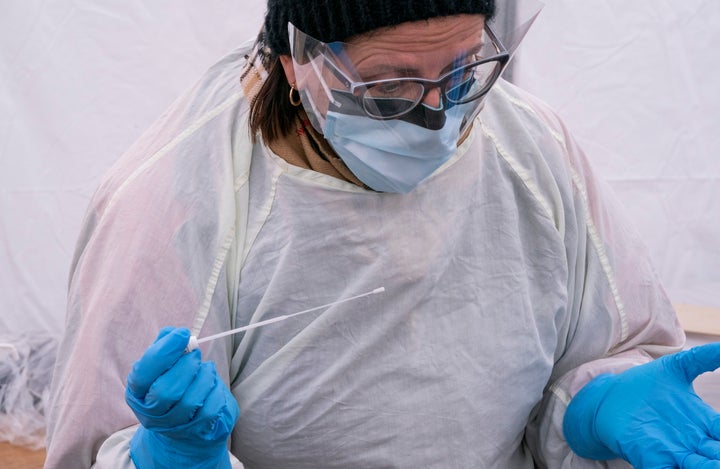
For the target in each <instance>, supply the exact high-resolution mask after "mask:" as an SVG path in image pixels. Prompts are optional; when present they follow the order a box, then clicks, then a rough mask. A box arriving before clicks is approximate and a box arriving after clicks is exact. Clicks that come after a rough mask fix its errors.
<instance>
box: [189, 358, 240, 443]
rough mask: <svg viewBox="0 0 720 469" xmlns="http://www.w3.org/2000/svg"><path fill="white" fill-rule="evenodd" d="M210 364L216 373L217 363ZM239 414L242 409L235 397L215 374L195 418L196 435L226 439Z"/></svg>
mask: <svg viewBox="0 0 720 469" xmlns="http://www.w3.org/2000/svg"><path fill="white" fill-rule="evenodd" d="M209 364H210V365H211V366H212V367H213V373H214V370H215V365H214V364H213V363H212V362H209ZM239 415H240V409H239V407H238V405H237V402H236V401H235V397H234V396H233V395H232V393H231V392H230V390H229V389H228V387H227V386H226V385H225V383H224V382H223V381H222V380H221V379H220V378H219V377H218V376H217V374H215V383H214V386H213V387H212V389H211V391H210V393H209V394H208V395H207V398H206V399H205V402H204V403H203V405H202V407H200V409H198V412H197V414H196V415H195V418H194V419H193V425H194V427H195V431H196V435H197V436H198V437H199V438H201V439H203V440H206V441H218V440H222V439H226V438H227V437H228V436H229V435H230V432H231V431H232V428H233V426H234V425H235V421H236V420H237V418H238V416H239Z"/></svg>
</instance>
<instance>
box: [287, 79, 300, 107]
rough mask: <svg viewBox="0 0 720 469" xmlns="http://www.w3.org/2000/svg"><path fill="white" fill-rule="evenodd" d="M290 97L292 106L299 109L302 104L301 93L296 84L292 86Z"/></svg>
mask: <svg viewBox="0 0 720 469" xmlns="http://www.w3.org/2000/svg"><path fill="white" fill-rule="evenodd" d="M296 96H297V97H296ZM288 97H289V98H290V104H292V105H293V106H295V107H298V106H300V105H301V104H302V101H301V100H300V92H299V91H298V90H297V89H296V88H295V83H291V84H290V95H289V96H288Z"/></svg>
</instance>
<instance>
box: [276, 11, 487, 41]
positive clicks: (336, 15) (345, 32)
mask: <svg viewBox="0 0 720 469" xmlns="http://www.w3.org/2000/svg"><path fill="white" fill-rule="evenodd" d="M494 12H495V1H494V0H268V3H267V13H266V15H265V31H266V34H267V41H268V45H269V46H270V48H271V49H272V51H273V52H275V53H276V54H290V44H289V41H288V30H287V27H288V26H287V24H288V22H291V23H292V24H294V25H295V26H297V27H298V28H299V29H300V30H301V31H302V32H304V33H306V34H309V35H310V36H312V37H314V38H315V39H319V40H321V41H323V42H334V41H343V40H345V39H348V38H350V37H352V36H354V35H356V34H362V33H365V32H368V31H372V30H373V29H377V28H382V27H384V26H394V25H397V24H400V23H405V22H408V21H419V20H425V19H428V18H436V17H442V16H452V15H460V14H480V15H485V16H486V17H488V18H489V17H491V16H492V15H493V13H494Z"/></svg>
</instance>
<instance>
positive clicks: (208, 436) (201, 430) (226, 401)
mask: <svg viewBox="0 0 720 469" xmlns="http://www.w3.org/2000/svg"><path fill="white" fill-rule="evenodd" d="M189 339H190V331H188V330H187V329H184V328H180V329H176V328H172V327H167V328H164V329H162V330H161V331H160V334H159V335H158V337H157V339H155V342H153V344H152V345H151V346H150V347H149V348H148V349H147V350H146V351H145V354H144V355H143V356H142V357H141V358H140V359H139V360H138V361H137V362H135V364H134V365H133V368H132V371H131V372H130V374H129V375H128V378H127V387H126V389H125V401H126V402H127V404H128V405H129V406H130V408H131V409H132V410H133V412H135V415H136V416H137V418H138V420H139V421H140V424H141V425H140V427H138V430H137V432H136V433H135V435H134V436H133V438H132V440H131V441H130V457H131V458H132V460H133V462H134V463H135V466H137V467H138V468H139V469H147V468H160V467H163V468H164V467H167V468H173V469H176V468H179V467H187V468H190V467H192V468H213V469H215V468H229V467H230V457H229V455H228V451H227V446H226V444H227V438H228V436H229V435H230V432H231V431H232V428H233V426H234V425H235V420H237V417H238V415H239V413H240V410H239V408H238V405H237V402H236V401H235V398H234V397H233V395H232V394H231V393H230V390H229V389H228V388H227V386H226V385H225V383H224V382H223V381H222V380H221V379H220V378H219V377H218V376H217V373H216V371H215V365H214V364H213V363H212V362H204V363H203V362H201V358H200V350H199V349H196V350H193V351H192V352H190V353H185V347H186V346H187V344H188V340H189Z"/></svg>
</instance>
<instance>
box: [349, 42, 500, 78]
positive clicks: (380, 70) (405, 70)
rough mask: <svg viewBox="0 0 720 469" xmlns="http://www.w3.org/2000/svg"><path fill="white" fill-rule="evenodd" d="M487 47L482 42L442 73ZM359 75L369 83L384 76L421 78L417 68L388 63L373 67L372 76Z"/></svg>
mask: <svg viewBox="0 0 720 469" xmlns="http://www.w3.org/2000/svg"><path fill="white" fill-rule="evenodd" d="M485 45H486V42H485V41H482V42H480V43H479V44H477V45H476V46H475V47H473V48H472V49H470V50H468V51H467V52H466V53H465V54H463V55H460V56H458V57H456V58H455V59H454V60H453V62H452V63H450V64H448V65H446V66H445V68H443V69H442V73H443V74H444V73H447V72H449V71H451V70H453V69H455V68H457V67H458V66H457V65H456V64H458V63H461V62H463V61H464V60H465V59H467V58H468V57H471V56H473V55H475V54H477V53H478V52H480V51H481V50H482V49H483V47H485ZM357 73H358V75H360V76H363V77H364V79H365V80H368V81H372V80H374V79H375V77H377V76H383V75H384V76H387V75H390V76H393V77H395V76H397V77H401V76H402V75H405V76H406V77H415V78H421V77H420V70H418V69H416V68H410V67H399V66H397V65H392V64H387V63H382V64H380V65H377V66H373V67H372V74H371V75H367V76H365V75H363V73H362V71H361V70H358V71H357Z"/></svg>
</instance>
